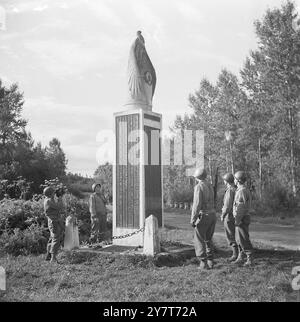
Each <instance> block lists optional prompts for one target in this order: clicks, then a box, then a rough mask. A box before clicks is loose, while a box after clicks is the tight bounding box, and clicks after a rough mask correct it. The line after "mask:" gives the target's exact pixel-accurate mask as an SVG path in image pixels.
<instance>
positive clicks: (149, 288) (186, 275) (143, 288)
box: [0, 239, 300, 302]
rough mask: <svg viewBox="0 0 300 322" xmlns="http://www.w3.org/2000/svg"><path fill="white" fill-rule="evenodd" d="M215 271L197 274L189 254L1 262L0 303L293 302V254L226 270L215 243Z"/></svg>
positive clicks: (298, 261)
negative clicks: (2, 286) (0, 288)
mask: <svg viewBox="0 0 300 322" xmlns="http://www.w3.org/2000/svg"><path fill="white" fill-rule="evenodd" d="M215 244H216V246H217V254H216V262H217V265H216V268H215V269H214V270H212V271H204V272H200V271H198V270H197V261H196V259H195V257H194V256H193V252H192V253H191V252H190V253H189V254H188V253H186V254H183V255H169V256H168V257H161V256H159V257H156V258H154V259H149V258H146V257H143V256H140V255H119V254H118V255H108V254H103V253H102V254H101V253H99V254H91V253H78V252H71V253H61V254H60V260H61V262H62V264H61V265H57V264H49V263H48V262H45V261H44V259H43V256H37V257H35V256H28V257H2V258H0V265H1V266H3V267H5V269H6V271H7V284H8V290H7V292H6V293H5V294H2V295H0V301H103V302H106V301H112V302H113V301H125V302H126V301H130V302H134V301H154V302H164V301H192V302H194V301H195V302H204V301H296V298H297V294H295V293H294V292H293V291H292V289H291V286H290V285H291V270H292V267H294V266H296V265H300V254H299V252H292V251H285V250H281V251H274V250H272V249H271V248H266V247H262V246H260V245H255V247H256V255H255V256H256V260H255V262H256V263H255V266H254V267H252V268H243V267H236V266H234V265H232V264H231V265H230V264H228V263H227V262H226V259H225V258H226V257H228V256H229V255H230V254H229V252H228V249H227V248H226V247H224V241H223V240H220V239H215Z"/></svg>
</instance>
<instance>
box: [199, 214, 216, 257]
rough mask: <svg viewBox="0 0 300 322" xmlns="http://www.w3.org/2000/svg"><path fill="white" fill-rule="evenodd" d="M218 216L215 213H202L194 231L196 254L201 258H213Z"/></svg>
mask: <svg viewBox="0 0 300 322" xmlns="http://www.w3.org/2000/svg"><path fill="white" fill-rule="evenodd" d="M216 222H217V217H216V214H215V213H210V214H201V215H200V216H199V220H198V223H196V227H195V232H194V246H195V253H196V256H197V257H198V258H199V259H200V260H206V259H213V249H212V246H213V245H212V237H213V235H214V232H215V227H216Z"/></svg>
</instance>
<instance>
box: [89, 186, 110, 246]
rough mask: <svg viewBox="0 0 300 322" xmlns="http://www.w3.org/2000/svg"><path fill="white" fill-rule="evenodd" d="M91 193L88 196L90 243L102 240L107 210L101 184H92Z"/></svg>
mask: <svg viewBox="0 0 300 322" xmlns="http://www.w3.org/2000/svg"><path fill="white" fill-rule="evenodd" d="M92 189H93V193H92V194H91V196H90V200H89V207H90V214H91V237H90V243H93V242H96V241H100V240H101V236H102V239H104V238H103V237H104V234H105V232H106V221H107V210H106V206H105V204H106V200H105V198H104V196H103V193H102V187H101V184H99V183H97V184H93V186H92Z"/></svg>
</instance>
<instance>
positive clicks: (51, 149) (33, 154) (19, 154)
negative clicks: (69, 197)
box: [0, 80, 67, 193]
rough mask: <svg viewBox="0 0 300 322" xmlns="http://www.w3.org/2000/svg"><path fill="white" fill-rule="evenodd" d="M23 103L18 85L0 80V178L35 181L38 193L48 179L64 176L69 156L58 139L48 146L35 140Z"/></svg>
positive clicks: (35, 188)
mask: <svg viewBox="0 0 300 322" xmlns="http://www.w3.org/2000/svg"><path fill="white" fill-rule="evenodd" d="M23 104H24V97H23V93H21V92H20V90H19V88H18V85H17V84H13V85H11V86H10V87H9V88H6V87H4V86H3V85H2V82H1V80H0V180H9V181H11V182H12V181H16V180H18V177H23V178H24V179H26V180H27V181H28V182H32V185H31V189H32V190H33V192H35V193H39V192H40V191H39V186H40V184H42V183H43V182H44V180H45V179H52V178H56V177H59V178H60V179H62V178H63V177H64V176H65V171H66V164H67V160H66V158H65V154H64V152H63V150H62V148H61V144H60V142H59V140H58V139H56V138H54V139H52V140H51V141H50V143H49V146H46V147H42V145H41V144H40V143H37V144H35V142H34V140H33V138H32V137H31V134H30V133H28V132H26V125H27V121H26V120H24V119H23V118H22V115H21V114H22V110H23Z"/></svg>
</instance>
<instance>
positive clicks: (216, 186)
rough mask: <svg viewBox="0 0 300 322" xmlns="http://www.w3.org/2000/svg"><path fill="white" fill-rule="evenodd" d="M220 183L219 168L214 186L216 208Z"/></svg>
mask: <svg viewBox="0 0 300 322" xmlns="http://www.w3.org/2000/svg"><path fill="white" fill-rule="evenodd" d="M218 181H219V167H217V169H216V174H215V184H214V203H215V207H216V206H217V201H218V200H217V199H218Z"/></svg>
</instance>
